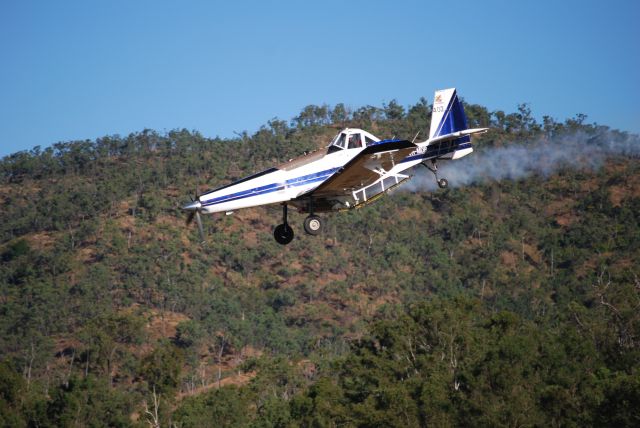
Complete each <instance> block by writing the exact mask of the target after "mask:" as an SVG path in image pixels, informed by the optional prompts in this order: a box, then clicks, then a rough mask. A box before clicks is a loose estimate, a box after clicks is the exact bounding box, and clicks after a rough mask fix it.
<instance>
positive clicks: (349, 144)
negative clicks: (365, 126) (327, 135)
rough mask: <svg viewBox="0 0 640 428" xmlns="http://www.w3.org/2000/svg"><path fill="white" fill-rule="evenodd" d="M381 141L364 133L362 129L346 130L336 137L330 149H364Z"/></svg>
mask: <svg viewBox="0 0 640 428" xmlns="http://www.w3.org/2000/svg"><path fill="white" fill-rule="evenodd" d="M378 141H380V139H379V138H378V137H376V136H375V135H373V134H370V133H368V132H367V131H363V130H362V129H356V128H353V129H350V128H347V129H344V130H342V131H341V132H340V133H339V134H338V135H336V136H335V138H334V139H333V141H332V142H331V144H330V145H329V148H334V150H335V149H360V148H362V147H366V146H370V145H372V144H375V143H377V142H378Z"/></svg>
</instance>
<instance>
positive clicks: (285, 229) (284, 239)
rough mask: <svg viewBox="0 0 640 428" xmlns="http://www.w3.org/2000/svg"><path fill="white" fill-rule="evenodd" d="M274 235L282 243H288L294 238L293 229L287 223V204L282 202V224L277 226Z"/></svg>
mask: <svg viewBox="0 0 640 428" xmlns="http://www.w3.org/2000/svg"><path fill="white" fill-rule="evenodd" d="M273 237H274V238H275V239H276V242H277V243H278V244H281V245H287V244H288V243H289V242H291V241H292V240H293V229H292V228H291V226H289V223H287V204H282V224H279V225H277V226H276V228H275V230H274V231H273Z"/></svg>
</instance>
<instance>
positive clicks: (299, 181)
mask: <svg viewBox="0 0 640 428" xmlns="http://www.w3.org/2000/svg"><path fill="white" fill-rule="evenodd" d="M338 169H340V168H331V169H326V170H324V171H320V172H315V173H313V174H307V175H303V176H301V177H296V178H291V179H289V180H286V181H285V182H284V183H271V184H267V185H265V186H260V187H254V188H253V189H247V190H243V191H241V192H236V193H230V194H228V195H224V196H218V197H217V198H212V199H209V200H207V201H204V202H202V206H210V205H216V204H221V203H223V202H231V201H236V200H238V199H244V198H249V197H252V196H260V195H265V194H267V193H271V192H277V191H280V190H284V189H286V188H288V187H298V186H304V185H305V184H310V183H315V182H317V181H324V180H325V179H327V178H329V177H330V176H331V175H333V173H334V172H336V171H337V170H338Z"/></svg>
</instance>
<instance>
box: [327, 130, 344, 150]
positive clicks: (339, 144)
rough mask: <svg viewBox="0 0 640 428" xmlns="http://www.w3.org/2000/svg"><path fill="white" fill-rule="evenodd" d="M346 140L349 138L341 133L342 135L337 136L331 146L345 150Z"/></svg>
mask: <svg viewBox="0 0 640 428" xmlns="http://www.w3.org/2000/svg"><path fill="white" fill-rule="evenodd" d="M346 139H347V136H346V135H345V133H344V132H341V133H340V134H338V135H336V138H334V139H333V143H331V145H332V146H337V147H340V148H341V149H344V145H345V141H346Z"/></svg>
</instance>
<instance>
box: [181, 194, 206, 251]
mask: <svg viewBox="0 0 640 428" xmlns="http://www.w3.org/2000/svg"><path fill="white" fill-rule="evenodd" d="M195 196H196V197H195V199H194V198H191V202H190V203H188V204H186V205H183V206H182V209H183V210H185V211H188V212H189V215H188V216H187V222H186V224H187V226H189V225H190V224H191V223H192V222H193V218H194V217H195V219H196V223H198V232H199V233H200V241H201V242H205V239H204V228H203V227H202V219H201V218H200V210H201V209H202V204H201V203H200V195H199V194H198V187H197V186H196V193H195Z"/></svg>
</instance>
